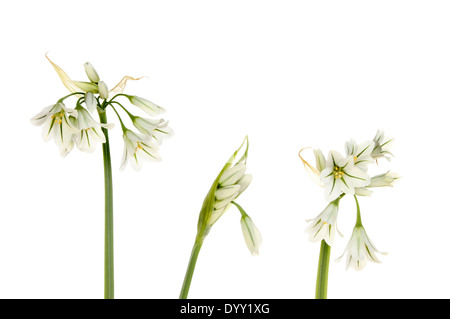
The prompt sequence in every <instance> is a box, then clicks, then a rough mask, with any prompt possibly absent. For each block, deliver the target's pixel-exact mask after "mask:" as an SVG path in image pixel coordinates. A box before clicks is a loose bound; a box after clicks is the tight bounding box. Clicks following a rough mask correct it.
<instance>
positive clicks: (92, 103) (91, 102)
mask: <svg viewBox="0 0 450 319" xmlns="http://www.w3.org/2000/svg"><path fill="white" fill-rule="evenodd" d="M84 101H85V103H86V107H87V109H88V110H89V112H91V113H92V112H94V111H95V109H96V108H97V100H96V99H95V96H94V93H92V92H87V93H86V94H85V95H84Z"/></svg>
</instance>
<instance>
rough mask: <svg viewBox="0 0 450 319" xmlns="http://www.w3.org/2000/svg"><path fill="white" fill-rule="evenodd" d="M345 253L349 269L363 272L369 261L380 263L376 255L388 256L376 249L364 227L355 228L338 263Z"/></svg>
mask: <svg viewBox="0 0 450 319" xmlns="http://www.w3.org/2000/svg"><path fill="white" fill-rule="evenodd" d="M345 253H347V269H348V268H349V267H352V268H354V269H355V270H362V269H363V268H364V267H365V266H366V264H367V261H372V262H375V263H380V260H379V259H378V258H377V256H376V253H380V254H383V255H385V254H386V253H381V252H379V251H378V250H377V249H376V248H375V246H374V245H373V244H372V242H371V241H370V239H369V237H368V236H367V234H366V231H365V230H364V227H363V226H355V228H354V229H353V233H352V237H351V238H350V241H349V242H348V244H347V247H346V248H345V251H344V253H343V254H342V256H341V257H339V258H338V259H337V261H339V260H340V259H341V258H342V257H343V256H344V255H345Z"/></svg>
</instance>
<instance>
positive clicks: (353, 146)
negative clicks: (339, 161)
mask: <svg viewBox="0 0 450 319" xmlns="http://www.w3.org/2000/svg"><path fill="white" fill-rule="evenodd" d="M374 147H375V143H374V142H373V141H367V142H364V143H362V144H357V143H356V141H355V140H354V139H351V140H350V141H347V142H346V143H345V152H346V154H347V156H352V157H353V160H354V164H355V166H356V167H358V168H360V169H362V170H363V171H365V172H367V170H368V167H367V165H368V164H371V163H373V162H375V160H374V158H373V157H372V156H371V154H372V151H373V148H374Z"/></svg>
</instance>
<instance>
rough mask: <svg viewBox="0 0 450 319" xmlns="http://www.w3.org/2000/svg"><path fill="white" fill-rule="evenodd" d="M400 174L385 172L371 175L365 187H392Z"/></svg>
mask: <svg viewBox="0 0 450 319" xmlns="http://www.w3.org/2000/svg"><path fill="white" fill-rule="evenodd" d="M399 178H400V175H398V174H397V173H391V172H386V173H383V174H380V175H376V176H373V177H372V178H371V179H370V184H369V185H367V187H393V186H394V184H395V183H396V182H397V181H398V180H399Z"/></svg>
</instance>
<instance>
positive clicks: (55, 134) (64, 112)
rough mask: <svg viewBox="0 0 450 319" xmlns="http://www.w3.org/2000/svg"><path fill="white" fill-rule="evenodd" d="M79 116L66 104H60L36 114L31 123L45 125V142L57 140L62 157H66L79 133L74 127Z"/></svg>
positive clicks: (43, 131)
mask: <svg viewBox="0 0 450 319" xmlns="http://www.w3.org/2000/svg"><path fill="white" fill-rule="evenodd" d="M77 116H78V113H77V111H76V110H72V109H69V108H66V106H65V105H64V103H61V102H58V103H56V104H54V105H50V106H48V107H46V108H44V109H43V110H42V111H41V112H39V113H38V114H36V115H35V116H34V117H33V118H32V119H31V123H32V124H34V125H38V126H39V125H43V128H42V135H43V138H44V140H45V141H48V140H50V139H52V138H54V139H55V143H56V145H57V146H58V147H59V151H60V154H61V156H63V157H64V156H66V155H67V154H68V153H69V152H70V151H71V150H72V149H73V145H74V140H73V138H74V135H76V134H77V133H78V128H77V127H76V126H75V125H74V123H73V122H74V121H73V120H74V119H75V118H76V117H77Z"/></svg>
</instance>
